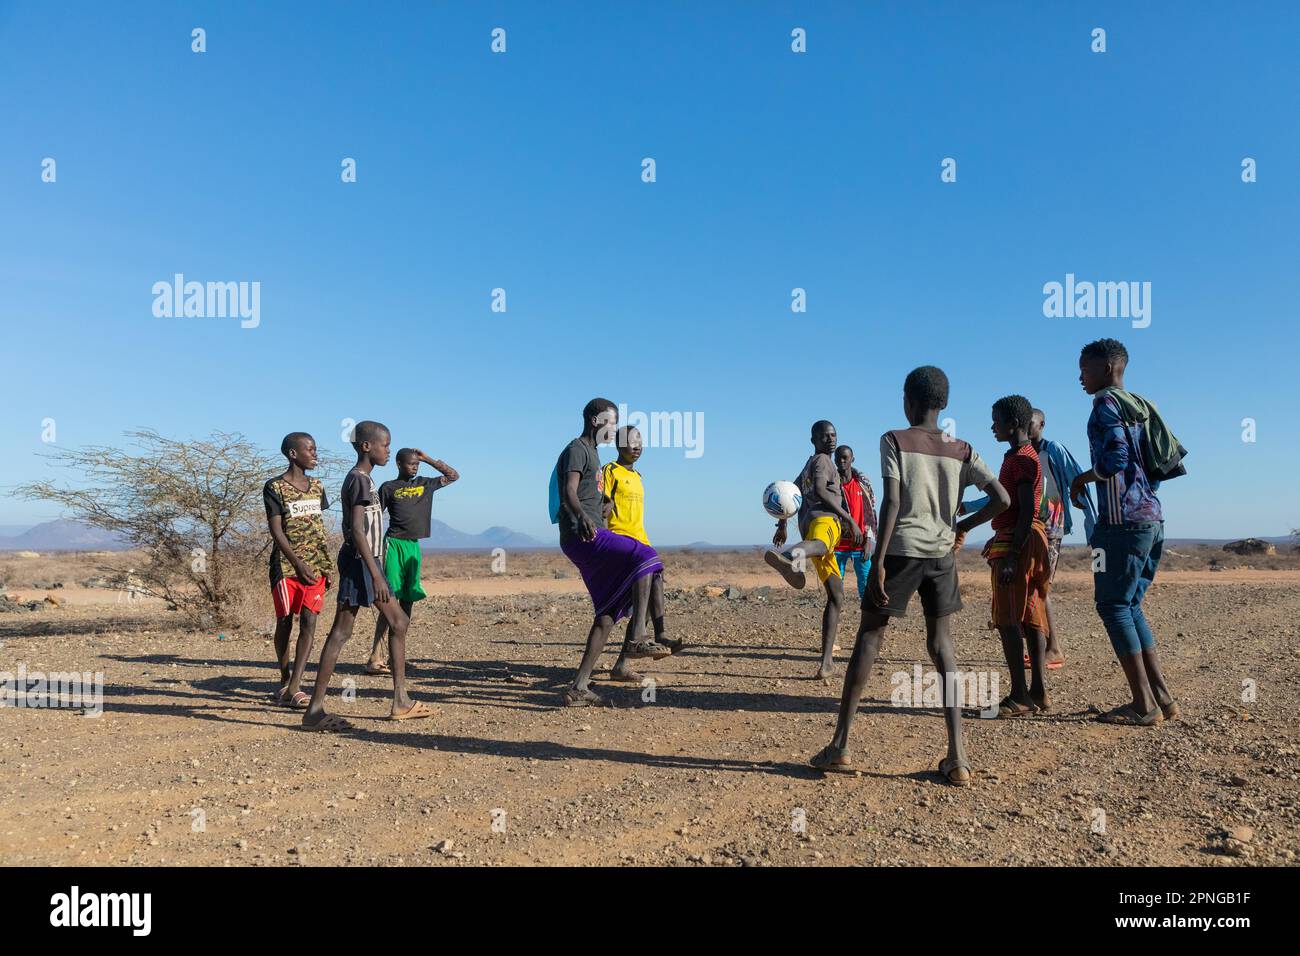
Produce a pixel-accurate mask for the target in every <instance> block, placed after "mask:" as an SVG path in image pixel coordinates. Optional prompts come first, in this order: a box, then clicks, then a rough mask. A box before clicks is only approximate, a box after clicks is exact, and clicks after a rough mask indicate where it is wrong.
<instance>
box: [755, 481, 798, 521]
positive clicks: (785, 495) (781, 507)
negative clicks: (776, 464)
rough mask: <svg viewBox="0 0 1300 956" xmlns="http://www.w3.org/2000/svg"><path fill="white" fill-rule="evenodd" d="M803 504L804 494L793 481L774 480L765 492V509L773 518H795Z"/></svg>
mask: <svg viewBox="0 0 1300 956" xmlns="http://www.w3.org/2000/svg"><path fill="white" fill-rule="evenodd" d="M802 504H803V495H801V494H799V489H798V487H796V486H795V483H794V482H793V481H774V482H772V483H771V484H770V485H768V486H767V490H766V491H764V492H763V510H764V511H766V512H767V513H768V514H770V515H771V516H772V517H773V518H793V517H794V516H795V515H796V514H798V513H799V506H800V505H802Z"/></svg>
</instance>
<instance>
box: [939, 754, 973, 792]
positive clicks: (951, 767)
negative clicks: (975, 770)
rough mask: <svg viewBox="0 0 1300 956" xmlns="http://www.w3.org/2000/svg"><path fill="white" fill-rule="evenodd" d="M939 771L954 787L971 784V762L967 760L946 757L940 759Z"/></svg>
mask: <svg viewBox="0 0 1300 956" xmlns="http://www.w3.org/2000/svg"><path fill="white" fill-rule="evenodd" d="M939 772H940V773H941V774H943V778H944V779H945V780H947V781H948V782H949V783H950V784H952V785H953V786H954V787H969V786H970V762H969V761H967V760H962V759H958V760H953V759H952V758H951V757H944V758H943V759H942V760H940V761H939Z"/></svg>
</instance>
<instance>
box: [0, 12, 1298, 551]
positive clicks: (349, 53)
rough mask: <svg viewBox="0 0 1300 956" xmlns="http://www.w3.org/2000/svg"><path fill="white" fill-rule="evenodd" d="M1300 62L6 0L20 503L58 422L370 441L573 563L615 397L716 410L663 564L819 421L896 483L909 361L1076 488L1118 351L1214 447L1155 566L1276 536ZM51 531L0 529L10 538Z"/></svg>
mask: <svg viewBox="0 0 1300 956" xmlns="http://www.w3.org/2000/svg"><path fill="white" fill-rule="evenodd" d="M1297 26H1300V14H1298V13H1297V12H1296V8H1295V7H1294V5H1290V4H1283V3H1277V4H1267V3H1254V4H1251V5H1249V7H1245V8H1243V7H1236V6H1232V5H1229V4H1217V5H1211V4H1194V3H1167V4H1166V3H1145V4H1140V5H1138V4H1128V3H1114V4H1105V3H1086V4H1084V3H1080V4H1067V3H1053V4H1032V3H1028V2H1026V3H998V4H965V3H963V4H958V3H930V4H913V3H856V4H837V3H816V4H796V3H789V4H776V3H727V4H724V3H707V2H700V3H663V4H617V5H615V4H585V5H576V4H574V5H570V4H556V3H547V4H524V3H518V4H509V3H484V4H468V3H466V4H451V3H445V4H444V3H439V4H430V3H419V4H417V3H405V4H391V5H373V4H365V5H358V4H313V5H311V6H310V7H308V6H306V5H301V6H297V5H291V4H257V5H255V4H244V3H236V4H225V3H223V4H183V3H158V4H148V3H138V4H132V5H130V6H129V7H116V6H104V5H98V4H68V5H60V6H59V7H57V8H50V7H49V6H48V5H42V4H36V3H0V50H3V55H0V104H2V105H3V111H4V117H5V119H4V123H3V124H0V288H2V289H3V295H0V319H2V320H3V323H4V328H5V330H6V333H7V335H6V338H7V348H6V352H7V357H6V358H5V360H4V362H5V366H6V368H5V380H6V383H7V388H6V390H5V397H6V404H7V406H8V407H7V410H6V414H5V416H4V420H5V423H6V425H5V428H4V429H3V430H2V431H0V487H2V488H4V489H5V490H6V491H7V490H8V489H9V488H11V487H12V486H13V485H15V484H17V483H18V482H21V481H26V480H30V479H33V478H37V477H41V476H43V475H46V474H48V473H49V469H48V465H47V464H46V463H45V462H44V460H43V459H42V458H40V453H41V452H42V451H47V450H48V447H47V446H46V445H44V444H42V442H41V431H42V425H41V422H42V420H43V419H46V418H53V419H54V420H55V422H56V425H57V439H58V443H59V444H60V445H66V446H75V445H82V444H87V443H100V442H112V441H115V440H117V439H119V438H120V436H121V434H122V432H123V431H125V430H127V429H129V428H133V427H135V426H141V425H147V426H152V427H155V428H158V429H159V430H161V431H163V432H164V433H167V434H169V435H176V436H185V435H199V434H204V433H207V432H209V431H211V430H213V429H224V430H235V431H241V432H243V433H245V434H246V435H248V436H249V437H251V438H253V439H255V440H257V441H258V442H260V443H263V444H265V445H266V446H267V447H276V446H278V443H279V440H280V437H281V436H282V435H283V434H284V433H285V432H287V431H290V430H296V429H304V430H308V431H311V432H313V433H314V434H315V435H316V437H317V439H318V440H319V441H320V442H321V444H322V445H326V446H330V447H333V448H335V449H336V450H337V451H339V452H343V451H345V450H346V447H345V446H344V444H343V442H342V438H341V434H340V433H341V430H342V428H341V422H342V420H344V419H346V418H353V419H360V418H376V419H379V420H381V421H384V422H386V423H387V424H388V425H389V426H390V427H391V428H392V431H393V434H394V439H395V442H396V443H398V444H403V445H404V444H410V445H416V446H419V447H422V448H423V449H424V450H425V451H427V452H430V453H431V454H434V455H435V456H441V457H443V458H445V459H446V460H448V461H449V462H451V463H452V464H454V465H455V466H456V467H457V468H458V469H460V471H461V473H462V475H463V480H462V481H461V482H460V484H458V485H457V486H456V487H455V488H454V489H453V490H450V491H448V492H447V494H446V496H445V497H443V496H441V495H440V496H439V498H438V499H436V506H437V507H436V508H435V516H436V517H439V518H441V519H442V520H444V521H447V522H448V523H449V524H451V525H453V526H455V527H457V528H460V529H463V530H466V531H470V532H476V531H480V530H482V529H483V528H485V527H487V526H489V525H496V524H501V525H508V526H510V527H512V528H515V529H517V530H521V531H525V532H528V533H530V534H534V535H537V536H539V537H544V538H546V539H548V540H549V539H551V538H552V537H553V534H554V532H553V530H552V529H551V527H550V526H549V524H548V523H547V519H546V516H545V513H546V498H547V479H548V476H549V473H550V470H551V468H552V466H553V464H554V462H555V457H556V455H557V454H558V453H559V451H560V449H561V448H562V447H563V445H564V444H565V443H566V441H567V440H568V439H570V438H571V437H572V436H573V435H574V434H576V433H577V431H578V429H579V427H580V420H579V419H580V411H581V408H582V406H583V404H584V403H585V402H586V400H587V399H589V398H591V397H593V396H595V395H604V396H606V397H609V398H611V399H613V400H614V401H616V402H624V403H626V404H627V405H628V406H629V407H630V408H631V409H636V410H643V411H646V412H650V411H680V412H683V413H687V414H692V415H694V414H696V413H699V414H702V415H703V417H704V422H705V434H704V446H703V451H704V453H703V454H702V455H701V456H699V457H697V458H687V457H686V455H685V453H684V450H683V449H680V448H676V449H674V448H665V449H659V448H651V449H649V450H647V452H646V454H645V456H644V457H643V459H642V466H641V470H642V472H643V474H644V475H645V479H646V485H647V495H648V501H647V508H648V521H647V524H648V529H649V532H650V536H651V539H652V541H655V542H656V543H663V544H673V543H684V542H689V541H695V540H708V541H712V542H715V543H741V542H746V543H748V542H759V541H762V540H765V539H766V538H767V537H769V536H770V530H771V523H770V521H769V520H768V519H767V518H766V516H765V515H764V513H763V512H762V511H761V510H760V504H759V502H760V495H761V492H762V490H763V487H764V486H765V485H766V484H767V483H768V482H769V481H771V480H773V479H776V478H789V477H791V476H793V474H794V473H795V472H796V471H797V470H798V468H799V467H800V465H801V463H802V461H803V459H804V457H805V456H806V455H807V454H808V451H809V447H810V446H809V444H808V439H807V435H808V426H809V424H810V423H811V422H812V421H813V420H815V419H818V418H830V419H831V420H833V421H834V422H835V423H836V425H837V426H838V428H839V433H840V436H841V440H842V441H845V442H847V443H849V444H852V445H854V446H855V448H856V449H857V450H858V453H859V464H860V465H864V466H865V468H866V470H867V472H868V474H869V475H870V476H872V478H873V479H874V480H876V481H878V480H879V461H878V455H877V453H876V448H877V444H878V440H879V436H880V434H881V433H882V432H883V431H885V430H886V429H888V428H891V427H897V426H899V425H901V424H903V421H902V413H901V407H900V406H901V387H902V380H903V377H904V376H905V375H906V373H907V371H908V370H909V369H911V368H912V367H914V366H916V365H920V364H937V365H940V366H942V367H943V368H945V369H946V370H947V371H948V373H949V375H950V377H951V380H952V402H951V405H950V407H949V409H948V411H947V413H946V414H947V415H949V416H951V417H952V418H953V419H954V421H955V422H956V430H957V434H958V435H959V436H961V437H964V438H967V439H968V440H970V441H972V442H973V443H974V444H975V446H976V448H977V449H978V450H979V451H980V452H981V454H983V455H984V456H985V457H986V458H991V459H993V460H994V461H995V462H996V461H997V460H1000V458H1001V453H1002V450H1001V449H999V448H998V447H997V446H996V445H995V444H994V442H993V441H992V438H991V436H990V435H989V431H988V421H989V411H988V410H989V406H990V404H991V403H992V402H993V400H994V399H996V398H998V397H999V396H1001V395H1004V394H1008V393H1012V392H1018V393H1021V394H1024V395H1027V396H1028V397H1029V398H1030V399H1031V400H1032V401H1033V402H1034V403H1035V404H1036V405H1039V406H1041V407H1042V408H1044V409H1045V410H1046V412H1047V416H1048V430H1049V434H1050V435H1051V436H1052V437H1055V438H1058V439H1060V440H1062V441H1064V442H1065V443H1066V444H1067V445H1069V446H1070V447H1072V448H1073V450H1074V451H1075V454H1076V455H1078V456H1079V457H1080V458H1081V459H1085V460H1086V457H1087V446H1086V441H1085V437H1084V424H1085V421H1086V419H1087V415H1088V410H1089V402H1088V399H1087V398H1086V396H1084V395H1083V393H1082V392H1081V391H1080V390H1079V387H1078V384H1077V382H1076V375H1077V364H1076V363H1077V358H1078V350H1079V347H1080V346H1081V345H1082V344H1083V343H1085V342H1087V341H1089V340H1091V339H1095V338H1098V337H1101V336H1104V335H1113V336H1116V337H1118V338H1120V339H1122V340H1123V341H1124V342H1125V343H1126V344H1127V345H1128V347H1129V351H1130V353H1131V356H1132V360H1131V363H1130V368H1129V386H1130V387H1131V388H1133V389H1134V390H1136V391H1139V392H1141V393H1143V394H1145V395H1147V396H1148V397H1150V398H1152V399H1153V400H1155V401H1156V402H1158V403H1159V405H1160V407H1161V409H1162V411H1164V412H1165V413H1166V415H1167V417H1168V418H1169V420H1170V421H1171V423H1172V424H1173V426H1174V428H1175V429H1176V431H1177V432H1178V434H1179V437H1180V438H1181V439H1182V440H1183V442H1184V444H1185V445H1186V446H1187V447H1188V448H1189V449H1190V450H1191V457H1190V458H1189V460H1188V467H1189V470H1190V472H1191V474H1190V475H1189V476H1188V477H1187V478H1184V479H1180V480H1178V481H1177V482H1174V483H1172V484H1169V485H1166V487H1165V489H1164V494H1163V496H1162V497H1163V499H1164V502H1165V508H1166V519H1167V533H1168V534H1169V535H1170V536H1172V537H1186V536H1210V537H1228V536H1240V535H1247V534H1257V535H1273V534H1283V533H1285V532H1286V531H1287V530H1289V529H1290V528H1291V527H1294V526H1300V505H1297V504H1296V503H1295V501H1296V499H1295V496H1294V495H1293V494H1292V493H1291V488H1292V486H1293V485H1294V475H1295V469H1296V465H1297V455H1296V448H1297V447H1300V444H1298V439H1300V434H1298V432H1300V427H1298V426H1297V421H1296V402H1295V398H1294V395H1295V386H1294V376H1295V374H1296V359H1297V341H1298V338H1297V334H1296V321H1297V318H1298V316H1297V308H1298V307H1297V296H1296V292H1295V281H1296V277H1297V268H1296V266H1297V262H1300V256H1298V254H1300V240H1298V231H1300V226H1298V225H1297V224H1298V223H1300V183H1298V182H1297V179H1296V177H1295V175H1294V169H1295V167H1296V164H1297V162H1298V161H1300V131H1298V129H1297V124H1296V123H1295V121H1294V118H1295V110H1294V105H1295V103H1296V102H1298V101H1300V72H1298V71H1297V70H1296V69H1295V51H1294V42H1293V41H1294V37H1295V35H1296V27H1297ZM194 27H203V28H204V29H205V30H206V31H207V52H205V53H202V54H196V53H193V52H192V51H191V49H190V45H191V38H190V37H191V30H192V29H193V28H194ZM495 27H502V28H504V29H505V30H506V39H507V50H506V52H505V53H504V54H494V53H492V52H491V50H490V42H491V36H490V33H491V31H492V29H493V28H495ZM795 27H802V28H804V29H806V31H807V52H806V53H804V54H796V53H794V52H792V51H791V47H790V44H791V37H790V33H791V30H792V29H794V28H795ZM1095 27H1102V28H1104V29H1105V30H1106V44H1107V51H1106V52H1105V53H1093V52H1092V51H1091V49H1090V46H1091V43H1092V39H1091V31H1092V30H1093V28H1095ZM45 157H52V158H54V159H55V160H56V162H57V181H56V182H54V183H45V182H42V181H41V162H42V160H43V159H44V158H45ZM344 157H352V158H354V159H355V160H356V163H357V180H358V181H357V182H356V183H348V184H345V183H342V182H340V163H341V161H342V160H343V158H344ZM645 157H652V158H654V160H655V162H656V173H657V181H656V182H654V183H644V182H642V180H641V162H642V159H643V158H645ZM946 157H952V158H953V159H955V160H956V161H957V181H956V182H953V183H944V182H941V181H940V164H941V162H942V160H944V159H945V158H946ZM1245 157H1252V158H1254V159H1255V160H1256V161H1257V164H1258V181H1257V182H1254V183H1249V184H1247V183H1243V182H1242V180H1241V162H1242V160H1243V158H1245ZM178 272H179V273H183V274H184V275H185V276H186V277H187V278H188V279H195V280H199V281H209V280H211V281H257V282H260V283H261V321H260V325H259V326H258V327H257V328H253V329H241V328H240V327H239V324H238V321H237V320H233V319H228V318H157V317H155V316H154V315H153V312H152V305H153V295H152V292H151V289H152V286H153V284H154V283H155V282H158V281H170V279H171V277H172V276H173V275H174V274H175V273H178ZM1066 273H1074V274H1075V275H1076V276H1077V277H1078V278H1079V279H1080V280H1084V279H1089V280H1094V281H1140V282H1150V283H1151V286H1152V303H1151V305H1152V309H1151V319H1152V321H1151V324H1150V326H1149V327H1148V328H1144V329H1134V328H1132V327H1131V326H1130V323H1129V321H1128V320H1126V319H1122V318H1046V317H1044V315H1043V299H1044V296H1043V291H1042V288H1043V284H1044V283H1046V282H1051V281H1063V280H1064V277H1065V275H1066ZM796 287H799V288H803V289H805V290H806V291H807V312H806V313H803V314H795V313H792V312H791V308H790V303H791V290H792V289H794V288H796ZM494 288H504V289H505V290H506V301H507V312H505V313H496V312H493V311H491V309H490V304H491V290H492V289H494ZM1244 418H1253V419H1254V420H1255V422H1256V428H1257V441H1255V442H1253V443H1248V442H1243V441H1242V420H1243V419H1244ZM604 457H606V458H608V457H610V453H609V451H608V450H607V451H606V452H605V454H604ZM393 473H394V468H393V467H392V466H391V465H390V466H389V468H388V469H386V470H385V471H384V472H383V473H382V474H381V477H392V475H393ZM55 516H56V515H55V514H53V513H51V512H50V511H48V510H47V509H46V508H45V506H41V505H34V504H31V503H28V502H24V501H19V500H15V499H13V498H11V497H8V496H7V495H6V497H4V498H3V499H0V524H23V523H30V522H35V521H38V520H43V519H46V518H51V517H55Z"/></svg>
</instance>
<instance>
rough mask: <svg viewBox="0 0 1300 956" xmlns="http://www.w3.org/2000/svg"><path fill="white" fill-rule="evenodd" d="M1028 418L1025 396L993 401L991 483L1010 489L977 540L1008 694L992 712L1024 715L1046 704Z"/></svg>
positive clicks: (1036, 481) (1040, 554) (1040, 528)
mask: <svg viewBox="0 0 1300 956" xmlns="http://www.w3.org/2000/svg"><path fill="white" fill-rule="evenodd" d="M1032 417H1033V409H1032V408H1031V407H1030V405H1029V400H1028V399H1027V398H1025V397H1024V396H1022V395H1008V396H1007V397H1006V398H1000V399H998V400H997V401H996V402H994V403H993V437H994V438H996V439H997V440H998V441H1004V442H1006V443H1007V444H1008V445H1010V446H1011V450H1010V451H1008V452H1007V453H1006V455H1005V457H1003V459H1002V470H1001V472H999V474H998V483H999V484H1000V485H1002V487H1003V488H1005V489H1006V490H1007V492H1008V493H1009V494H1010V495H1011V506H1010V507H1009V508H1007V510H1006V511H1004V512H1002V513H1001V514H999V515H997V516H995V517H994V518H993V523H992V525H991V527H992V528H993V537H992V539H990V540H989V542H988V544H986V545H985V546H984V557H985V558H986V559H987V560H988V563H989V569H990V573H991V575H992V590H993V609H992V613H991V615H990V617H991V621H992V625H993V626H994V627H996V628H997V630H998V634H999V635H1000V636H1001V638H1002V652H1003V654H1004V655H1006V659H1007V667H1008V668H1010V670H1011V693H1010V694H1008V695H1007V696H1006V697H1005V698H1003V700H1002V701H1001V702H1000V703H999V704H998V716H999V717H1024V716H1026V715H1028V714H1033V713H1047V711H1048V710H1050V709H1051V701H1050V700H1049V699H1048V697H1047V686H1046V682H1045V680H1044V673H1045V671H1046V659H1045V655H1046V651H1047V592H1048V588H1049V585H1050V581H1051V560H1050V558H1049V557H1048V553H1047V529H1046V527H1045V526H1044V524H1043V522H1042V520H1041V517H1040V515H1039V505H1040V504H1041V501H1042V496H1043V470H1042V466H1041V465H1040V463H1039V460H1038V452H1037V451H1036V450H1035V449H1034V446H1033V443H1032V442H1031V441H1030V440H1029V423H1030V419H1031V418H1032ZM1026 646H1027V647H1028V649H1029V666H1030V668H1031V669H1032V683H1031V684H1030V686H1029V687H1026V686H1025V669H1024V664H1023V662H1022V658H1023V655H1024V654H1025V648H1026Z"/></svg>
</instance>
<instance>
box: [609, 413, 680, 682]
mask: <svg viewBox="0 0 1300 956" xmlns="http://www.w3.org/2000/svg"><path fill="white" fill-rule="evenodd" d="M614 445H615V447H616V448H617V449H618V458H617V460H615V461H611V462H610V463H609V464H607V465H605V467H603V468H602V469H601V470H600V471H601V485H602V487H603V488H604V495H605V497H606V498H607V499H608V500H609V513H608V516H607V517H606V519H605V527H607V528H608V529H609V530H610V531H612V532H614V533H615V534H623V535H627V536H628V537H629V538H635V539H636V540H637V541H640V542H641V543H642V544H644V545H645V546H646V547H650V539H649V538H648V537H647V536H646V531H645V485H644V484H643V483H642V480H641V473H640V472H639V471H637V470H636V463H637V461H639V460H640V458H641V451H642V448H643V447H644V442H643V441H642V438H641V432H640V431H638V430H637V429H636V428H633V427H631V426H624V427H622V428H620V429H619V430H618V432H617V433H616V437H615V440H614ZM649 610H650V623H651V624H652V625H653V627H654V641H655V643H656V644H662V645H663V646H664V647H666V648H668V650H669V651H671V652H672V653H674V654H676V653H677V652H678V651H680V650H681V649H682V642H681V641H680V640H676V641H671V640H665V638H664V575H663V572H662V571H656V572H655V573H654V575H653V576H652V577H651V579H650V608H649ZM627 626H628V638H630V637H631V630H632V621H631V619H629V620H628V622H627ZM610 676H611V677H613V678H614V679H615V680H625V681H637V682H640V680H641V675H640V674H637V673H636V671H633V670H630V669H626V668H625V669H624V670H622V671H617V670H616V671H615V672H614V673H611V675H610Z"/></svg>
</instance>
